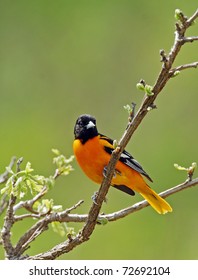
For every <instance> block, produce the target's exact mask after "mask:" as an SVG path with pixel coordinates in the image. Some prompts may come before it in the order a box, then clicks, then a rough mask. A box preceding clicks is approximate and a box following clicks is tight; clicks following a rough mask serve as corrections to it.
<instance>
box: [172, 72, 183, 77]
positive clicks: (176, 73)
mask: <svg viewBox="0 0 198 280" xmlns="http://www.w3.org/2000/svg"><path fill="white" fill-rule="evenodd" d="M180 73H181V72H180V71H179V70H178V71H175V72H174V74H173V77H176V76H178V75H179V74H180Z"/></svg>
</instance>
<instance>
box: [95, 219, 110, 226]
mask: <svg viewBox="0 0 198 280" xmlns="http://www.w3.org/2000/svg"><path fill="white" fill-rule="evenodd" d="M97 222H98V223H99V224H101V225H103V226H104V225H106V224H107V223H108V219H107V218H105V217H100V218H98V219H97Z"/></svg>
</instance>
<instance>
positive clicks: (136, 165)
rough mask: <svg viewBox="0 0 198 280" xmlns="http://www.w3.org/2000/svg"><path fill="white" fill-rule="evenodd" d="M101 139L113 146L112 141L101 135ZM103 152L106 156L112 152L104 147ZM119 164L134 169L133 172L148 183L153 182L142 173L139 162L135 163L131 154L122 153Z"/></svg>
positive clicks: (109, 148) (144, 172)
mask: <svg viewBox="0 0 198 280" xmlns="http://www.w3.org/2000/svg"><path fill="white" fill-rule="evenodd" d="M101 139H104V140H106V141H108V142H109V143H110V144H111V145H113V140H111V139H109V138H108V137H106V136H104V135H101ZM104 149H105V151H106V152H107V153H108V154H110V155H111V154H112V152H113V150H114V149H113V148H111V147H108V146H105V147H104ZM119 160H120V161H121V162H123V163H124V164H126V165H127V166H129V167H130V168H132V169H134V170H135V171H137V172H139V173H140V174H142V175H144V176H145V177H146V178H147V179H148V180H149V181H151V182H153V180H152V179H151V177H150V176H149V175H148V174H147V173H146V171H144V169H143V168H142V166H141V165H140V164H139V162H137V160H135V159H134V158H133V157H132V155H131V154H129V153H128V152H127V151H125V150H124V151H123V152H122V154H121V156H120V159H119Z"/></svg>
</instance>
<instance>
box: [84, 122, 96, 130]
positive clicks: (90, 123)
mask: <svg viewBox="0 0 198 280" xmlns="http://www.w3.org/2000/svg"><path fill="white" fill-rule="evenodd" d="M94 126H96V125H95V124H94V123H93V122H92V121H89V123H88V124H87V125H86V128H87V129H89V128H92V127H94Z"/></svg>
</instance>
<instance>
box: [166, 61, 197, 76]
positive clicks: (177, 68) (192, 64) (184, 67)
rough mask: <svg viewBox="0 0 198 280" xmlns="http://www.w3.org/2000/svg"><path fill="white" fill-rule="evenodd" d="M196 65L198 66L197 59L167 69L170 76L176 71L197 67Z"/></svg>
mask: <svg viewBox="0 0 198 280" xmlns="http://www.w3.org/2000/svg"><path fill="white" fill-rule="evenodd" d="M197 67H198V61H196V62H193V63H188V64H183V65H180V66H177V67H175V68H172V69H171V70H170V71H169V73H170V77H172V76H174V73H175V72H177V71H182V70H186V69H189V68H197Z"/></svg>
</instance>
